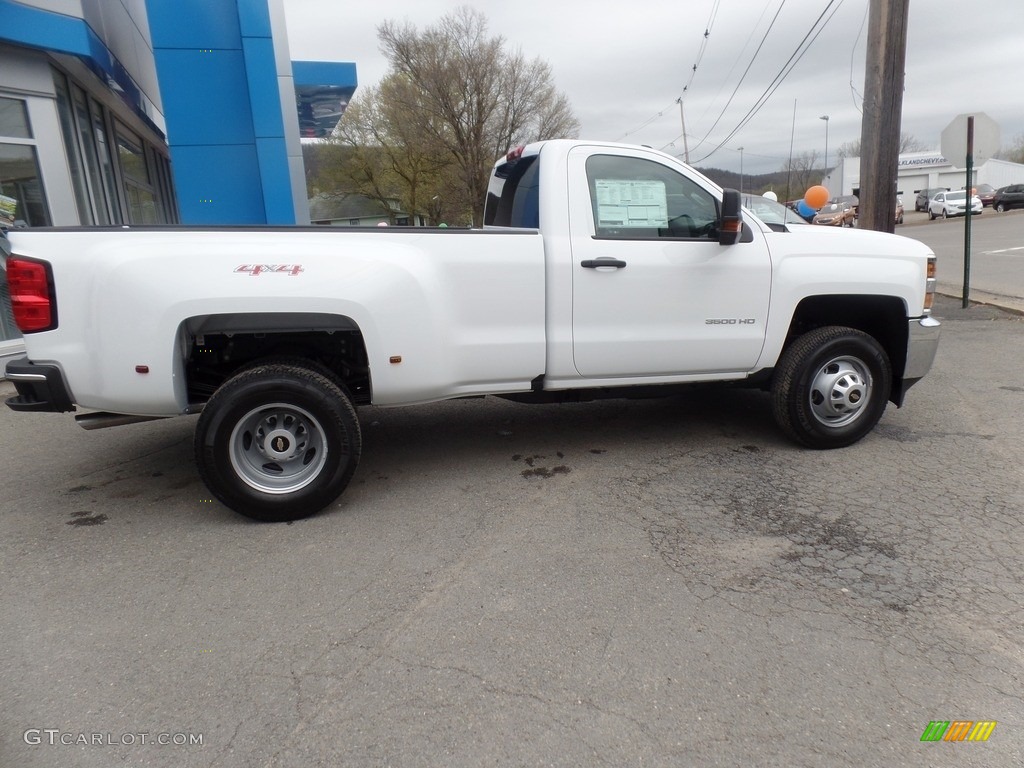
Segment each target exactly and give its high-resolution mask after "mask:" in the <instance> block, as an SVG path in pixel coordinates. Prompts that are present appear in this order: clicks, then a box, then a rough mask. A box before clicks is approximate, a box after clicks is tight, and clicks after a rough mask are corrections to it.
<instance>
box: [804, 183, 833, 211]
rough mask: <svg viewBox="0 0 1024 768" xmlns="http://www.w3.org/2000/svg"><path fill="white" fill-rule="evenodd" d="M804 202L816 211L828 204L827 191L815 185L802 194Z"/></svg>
mask: <svg viewBox="0 0 1024 768" xmlns="http://www.w3.org/2000/svg"><path fill="white" fill-rule="evenodd" d="M804 202H805V203H807V205H809V206H810V207H811V208H814V209H815V210H817V209H818V208H821V206H823V205H824V204H825V203H827V202H828V190H827V189H825V187H823V186H821V184H816V185H815V186H813V187H811V188H810V189H808V190H807V192H805V193H804Z"/></svg>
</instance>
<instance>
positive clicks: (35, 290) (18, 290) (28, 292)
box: [7, 256, 57, 333]
mask: <svg viewBox="0 0 1024 768" xmlns="http://www.w3.org/2000/svg"><path fill="white" fill-rule="evenodd" d="M7 286H8V288H9V289H10V292H11V310H12V313H13V315H14V322H15V323H16V324H17V326H18V329H19V330H20V331H21V332H22V333H32V332H34V331H51V330H53V329H54V328H56V327H57V298H56V295H55V293H54V290H53V274H52V273H51V272H50V265H49V264H47V263H46V262H43V261H30V260H29V259H22V258H19V257H17V256H14V257H11V258H9V259H8V260H7Z"/></svg>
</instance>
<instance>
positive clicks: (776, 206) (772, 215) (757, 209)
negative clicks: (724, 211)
mask: <svg viewBox="0 0 1024 768" xmlns="http://www.w3.org/2000/svg"><path fill="white" fill-rule="evenodd" d="M743 205H744V207H746V209H747V210H749V211H750V212H751V213H753V214H754V215H755V216H757V218H759V219H760V220H761V221H763V222H764V223H765V224H769V225H771V224H782V225H784V226H789V225H790V224H807V222H806V221H804V220H803V219H802V218H801V217H800V214H798V213H796V212H795V211H792V210H790V209H789V208H787V207H786V206H784V205H783V204H782V203H777V202H775V201H774V200H769V199H768V198H767V197H761V196H760V195H744V196H743Z"/></svg>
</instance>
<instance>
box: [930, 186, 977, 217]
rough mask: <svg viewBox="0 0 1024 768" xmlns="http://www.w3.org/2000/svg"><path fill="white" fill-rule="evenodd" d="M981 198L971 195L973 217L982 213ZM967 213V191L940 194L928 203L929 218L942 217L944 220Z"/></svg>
mask: <svg viewBox="0 0 1024 768" xmlns="http://www.w3.org/2000/svg"><path fill="white" fill-rule="evenodd" d="M982 210H983V208H982V205H981V198H980V197H978V196H977V195H971V215H972V216H977V215H979V214H980V213H981V212H982ZM966 213H967V190H964V189H958V190H955V191H953V192H939V193H938V194H936V195H934V196H933V197H932V199H931V200H929V201H928V218H929V219H933V220H934V219H935V218H936V217H938V216H941V217H942V218H944V219H947V218H949V217H950V216H963V215H965V214H966Z"/></svg>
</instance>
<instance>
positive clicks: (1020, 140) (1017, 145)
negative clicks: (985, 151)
mask: <svg viewBox="0 0 1024 768" xmlns="http://www.w3.org/2000/svg"><path fill="white" fill-rule="evenodd" d="M995 157H997V158H998V159H1000V160H1007V161H1009V162H1011V163H1024V133H1019V134H1017V136H1016V137H1015V138H1014V139H1013V144H1011V145H1010V146H1009V147H1003V148H1002V149H1000V150H999V151H998V152H997V153H996V154H995Z"/></svg>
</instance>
